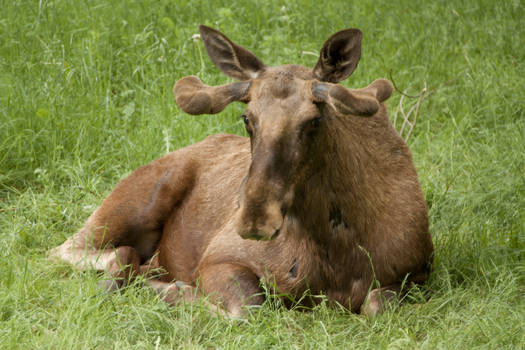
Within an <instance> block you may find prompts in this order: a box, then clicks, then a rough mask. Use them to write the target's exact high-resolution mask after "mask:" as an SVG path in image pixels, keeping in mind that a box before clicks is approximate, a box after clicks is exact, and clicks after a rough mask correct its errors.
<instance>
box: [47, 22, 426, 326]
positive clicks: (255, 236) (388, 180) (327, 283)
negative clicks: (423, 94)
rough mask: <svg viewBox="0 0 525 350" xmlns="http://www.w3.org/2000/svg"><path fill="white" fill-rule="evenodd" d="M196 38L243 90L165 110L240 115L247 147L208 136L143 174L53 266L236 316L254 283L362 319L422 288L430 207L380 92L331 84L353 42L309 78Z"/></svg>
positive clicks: (190, 83)
mask: <svg viewBox="0 0 525 350" xmlns="http://www.w3.org/2000/svg"><path fill="white" fill-rule="evenodd" d="M200 31H201V36H202V39H203V41H204V44H205V46H206V49H207V51H208V53H209V55H210V57H211V59H212V61H213V62H214V63H215V65H216V66H217V67H218V68H220V69H221V70H222V71H223V72H224V73H226V74H227V75H229V76H231V77H233V78H235V79H240V80H242V81H241V82H237V83H232V84H226V85H222V86H217V87H209V86H206V85H204V84H203V83H202V82H201V81H200V80H199V79H198V78H197V77H194V76H190V77H185V78H183V79H181V80H179V82H177V84H176V85H175V87H174V94H175V97H176V100H177V104H178V105H179V106H180V107H181V108H182V109H183V110H184V111H186V112H188V113H191V114H204V113H218V112H220V111H221V110H223V109H224V108H225V107H226V105H227V104H229V103H230V102H233V101H241V102H245V103H247V108H246V111H245V113H244V114H243V119H244V122H245V124H246V130H247V132H248V133H249V135H250V138H244V137H240V136H236V135H225V134H220V135H213V136H209V137H208V138H206V139H205V140H204V141H201V142H199V143H197V144H194V145H191V146H189V147H186V148H183V149H180V150H177V151H174V152H172V153H170V154H168V155H166V156H165V157H163V158H161V159H158V160H156V161H154V162H152V163H151V164H149V165H146V166H143V167H140V168H139V169H137V170H135V171H134V172H133V173H132V174H131V175H129V176H128V177H127V178H126V179H124V180H122V181H121V182H120V183H119V184H118V185H117V187H116V188H115V190H114V191H113V192H112V193H111V194H110V195H109V196H108V197H107V198H106V199H105V200H104V201H103V203H102V205H101V206H100V207H99V208H98V209H97V210H96V211H95V212H94V213H93V214H92V215H91V216H90V217H89V218H88V220H87V222H86V224H85V225H84V227H83V228H82V229H81V230H80V231H79V232H77V233H76V234H75V235H73V236H72V237H71V238H69V239H68V240H67V241H66V242H65V243H64V244H62V245H61V246H59V247H57V248H55V249H53V250H52V251H51V252H50V255H51V256H52V257H55V258H59V259H62V260H64V261H67V262H69V263H71V264H75V265H76V266H78V267H79V268H95V269H99V270H104V269H106V270H108V271H110V272H111V273H112V274H113V275H114V277H115V279H114V280H111V281H107V282H106V287H107V288H113V287H118V286H120V285H122V284H123V283H125V282H126V281H127V280H129V279H130V278H133V277H135V276H136V275H137V274H140V273H148V271H151V269H152V268H156V267H160V268H162V269H163V270H164V271H165V274H163V275H162V276H160V277H155V278H151V279H150V280H149V281H150V284H151V285H152V286H153V287H154V288H155V289H156V290H158V291H159V292H160V293H162V295H163V297H164V299H165V300H166V301H168V302H170V303H176V302H178V301H179V300H181V299H185V300H191V299H192V298H195V297H196V295H197V293H194V292H193V288H194V287H195V286H196V284H197V283H198V287H199V288H198V289H199V292H200V293H204V294H205V295H209V296H210V298H211V300H212V301H213V302H214V303H215V304H221V305H222V308H220V310H224V311H226V313H227V314H229V315H231V316H234V317H236V316H241V315H242V314H243V308H242V307H243V306H244V305H249V304H260V303H262V302H263V297H262V295H261V293H260V292H261V287H260V283H261V281H262V282H263V283H270V284H271V285H272V287H273V288H275V289H276V290H277V291H278V292H279V293H288V294H290V295H292V296H301V295H302V294H303V293H304V292H305V291H306V290H309V291H310V292H311V293H312V294H313V295H319V294H322V295H326V296H327V297H328V299H329V300H330V301H333V302H337V303H339V304H341V305H343V306H345V307H347V308H349V309H351V310H353V311H355V312H359V311H360V310H361V311H362V312H364V313H366V314H369V315H373V314H375V313H376V312H378V311H381V309H382V308H383V307H384V302H385V301H386V300H388V299H390V298H392V297H393V296H395V295H398V294H399V293H400V292H402V285H403V284H404V283H408V284H410V283H423V282H424V281H426V280H427V278H428V274H429V271H430V266H431V262H432V254H433V245H432V240H431V237H430V234H429V232H428V217H427V207H426V204H425V201H424V198H423V193H422V191H421V187H420V184H419V182H418V178H417V174H416V171H415V168H414V165H413V162H412V157H411V153H410V150H409V149H408V147H407V145H406V143H405V142H404V141H403V140H402V138H401V137H399V135H398V134H397V132H396V131H395V129H394V128H393V127H392V125H391V123H390V122H389V120H388V117H387V113H386V109H385V106H384V104H383V101H385V100H386V99H388V97H389V96H390V94H391V93H392V86H391V84H390V83H389V82H388V81H386V80H382V79H379V80H376V81H375V82H374V83H372V84H371V85H370V86H368V87H366V88H363V89H357V90H350V89H347V88H345V87H344V86H342V85H338V84H337V82H339V81H341V80H343V79H346V78H347V77H348V76H349V75H350V74H351V73H352V72H353V70H354V69H355V68H356V66H357V63H358V61H359V59H360V56H361V36H362V35H361V32H360V31H359V30H357V29H347V30H343V31H341V32H338V33H336V34H334V35H333V36H332V37H330V38H329V39H328V40H327V41H326V43H325V44H324V45H323V48H322V49H321V54H320V58H319V61H318V63H317V65H316V66H315V68H314V69H313V70H312V69H308V68H306V67H303V66H299V65H284V66H279V67H267V66H265V65H264V64H263V63H262V62H261V61H260V60H259V59H258V58H257V57H256V56H255V55H253V54H252V53H251V52H249V51H248V50H246V49H244V48H242V47H240V46H238V45H236V44H234V43H233V42H231V40H229V39H228V38H227V37H226V36H224V35H223V34H222V33H220V32H218V31H216V30H214V29H211V28H208V27H205V26H201V27H200ZM174 281H180V282H177V283H175V282H174ZM181 282H183V283H181ZM314 302H315V301H314Z"/></svg>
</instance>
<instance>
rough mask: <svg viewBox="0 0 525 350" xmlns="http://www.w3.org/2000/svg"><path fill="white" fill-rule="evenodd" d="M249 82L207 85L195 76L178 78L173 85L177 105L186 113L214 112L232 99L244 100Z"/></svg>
mask: <svg viewBox="0 0 525 350" xmlns="http://www.w3.org/2000/svg"><path fill="white" fill-rule="evenodd" d="M249 87H250V82H248V81H245V82H239V83H232V84H226V85H219V86H207V85H205V84H203V82H202V81H201V80H200V79H199V78H197V77H196V76H188V77H184V78H182V79H181V80H179V81H178V82H177V83H176V84H175V86H174V87H173V95H175V100H176V101H177V105H178V106H179V107H180V108H181V109H182V110H183V111H184V112H186V113H188V114H193V115H196V114H216V113H219V112H220V111H222V110H223V109H224V108H225V107H226V106H227V105H228V104H230V103H231V102H233V101H246V99H247V95H248V90H249Z"/></svg>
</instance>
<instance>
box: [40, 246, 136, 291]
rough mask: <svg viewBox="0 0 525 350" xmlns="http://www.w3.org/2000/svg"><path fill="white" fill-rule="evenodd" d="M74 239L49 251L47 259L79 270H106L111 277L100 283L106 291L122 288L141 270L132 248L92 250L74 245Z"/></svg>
mask: <svg viewBox="0 0 525 350" xmlns="http://www.w3.org/2000/svg"><path fill="white" fill-rule="evenodd" d="M74 238H75V236H73V237H71V238H70V239H68V240H67V241H66V242H64V244H62V245H60V246H58V247H56V248H55V249H53V250H51V251H50V253H49V257H50V258H54V259H58V260H62V261H64V262H67V263H69V264H71V265H73V266H75V267H76V268H78V269H80V270H87V269H94V270H97V271H103V270H106V271H107V272H108V273H109V274H110V275H111V276H112V279H111V280H105V281H102V282H101V284H102V286H103V287H104V288H105V289H106V290H113V289H116V288H118V287H121V286H123V285H124V284H126V283H127V282H128V281H129V280H132V279H133V278H134V277H135V276H136V275H137V273H138V272H139V270H140V269H141V266H140V256H139V254H138V252H137V251H136V249H135V248H133V247H130V246H120V247H116V248H106V249H94V248H88V247H87V246H79V245H75V243H74Z"/></svg>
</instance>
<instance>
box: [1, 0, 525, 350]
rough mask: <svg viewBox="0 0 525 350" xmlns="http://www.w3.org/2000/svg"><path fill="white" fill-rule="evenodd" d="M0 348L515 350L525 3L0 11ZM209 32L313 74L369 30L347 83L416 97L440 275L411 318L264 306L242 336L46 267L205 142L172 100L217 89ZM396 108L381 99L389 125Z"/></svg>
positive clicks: (413, 296) (98, 3)
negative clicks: (101, 208) (332, 40)
mask: <svg viewBox="0 0 525 350" xmlns="http://www.w3.org/2000/svg"><path fill="white" fill-rule="evenodd" d="M0 8H1V12H0V348H5V349H16V348H20V349H36V348H49V349H84V348H97V349H109V348H126V349H127V348H133V349H142V348H145V349H154V348H155V349H156V348H163V349H171V348H178V347H180V348H217V347H218V348H230V349H237V348H250V349H252V348H255V349H267V348H312V349H317V348H368V349H381V348H390V349H413V348H417V349H441V348H443V349H449V348H450V349H472V348H480V349H485V348H486V349H500V348H505V349H517V348H523V339H524V338H523V334H525V103H524V97H525V94H524V88H525V45H524V44H525V43H524V41H523V40H524V38H525V26H524V22H523V18H525V5H524V3H523V2H522V1H519V0H517V1H504V2H503V1H502V2H494V1H488V0H487V1H456V2H450V1H433V2H424V1H421V2H416V1H408V0H402V1H380V2H372V1H370V2H368V1H352V2H350V1H330V2H324V3H323V4H322V5H321V2H318V1H317V2H313V1H312V2H308V1H306V0H304V1H265V2H257V4H256V3H255V2H248V1H244V2H242V1H223V0H218V1H213V5H212V2H207V1H180V0H169V1H168V0H158V1H152V0H149V1H128V2H120V1H111V2H110V1H102V0H90V1H71V0H69V1H66V0H56V1H46V0H41V1H0ZM200 23H203V24H207V25H211V26H213V27H218V28H219V29H220V30H222V31H223V32H225V33H226V34H227V35H229V36H230V37H231V38H232V39H233V40H234V41H236V42H238V43H239V44H241V45H244V46H245V47H247V48H249V49H250V50H252V51H253V52H255V53H256V54H257V55H258V56H259V57H260V58H261V59H262V60H263V61H264V62H265V63H267V64H270V65H277V64H283V63H300V64H304V65H307V66H313V65H314V64H315V62H316V60H317V58H316V57H314V56H312V55H308V54H306V55H305V54H303V51H310V52H318V51H319V49H320V48H321V45H322V43H323V42H324V40H325V39H327V38H328V37H329V36H330V35H331V34H332V33H334V32H336V31H337V30H340V29H343V28H346V27H358V28H360V29H361V30H362V31H363V32H364V39H363V55H362V60H361V63H360V64H359V67H358V69H357V70H356V72H355V73H354V75H353V76H352V77H351V78H350V79H349V80H348V81H346V82H345V84H346V85H347V86H351V87H362V86H365V85H367V84H368V83H370V82H371V81H372V80H374V79H376V78H379V77H388V72H389V71H390V69H392V71H393V73H394V77H395V80H396V83H397V85H398V86H399V87H400V88H402V89H404V90H406V91H407V92H408V93H412V94H415V93H417V92H418V91H420V89H421V88H422V87H423V85H424V83H425V82H426V83H427V84H428V86H429V87H430V88H433V87H436V86H438V85H439V84H441V83H446V84H445V85H443V86H442V87H441V89H439V90H438V91H437V92H436V93H435V94H434V95H432V97H430V98H429V99H428V100H426V101H425V102H424V103H423V105H422V108H421V111H420V120H419V123H418V126H417V128H416V130H415V133H414V134H413V135H412V137H411V139H410V146H411V148H412V151H413V154H414V159H415V163H416V166H417V169H418V171H419V175H420V180H421V182H422V186H423V189H424V191H425V194H426V199H427V201H428V203H429V205H430V220H431V231H432V235H433V239H434V242H435V247H436V253H435V266H434V272H433V274H432V276H431V279H430V281H429V283H428V284H427V285H426V286H424V287H423V288H422V289H421V290H419V291H412V292H411V293H410V295H409V296H408V297H407V300H406V301H405V303H403V304H401V305H398V306H394V307H393V308H392V309H391V310H388V311H387V312H386V313H385V314H383V315H381V316H379V317H377V318H375V319H372V320H370V319H367V318H365V317H362V316H359V315H353V314H349V313H347V312H345V311H343V310H337V309H335V310H334V309H329V308H327V307H325V306H324V305H321V306H319V307H317V308H315V309H314V310H312V311H311V312H299V311H294V310H287V309H284V308H279V307H276V305H277V304H278V303H277V302H276V301H275V300H273V299H271V298H270V300H269V301H268V302H267V303H266V304H265V305H264V306H263V307H261V308H259V309H255V310H253V313H252V315H251V316H250V317H248V318H247V319H246V320H245V321H230V320H226V319H223V318H220V317H219V318H217V317H213V316H212V315H210V314H209V312H208V311H207V310H206V309H205V308H204V307H202V306H200V305H192V304H186V305H181V306H180V307H175V308H170V307H168V306H167V305H165V304H164V303H163V302H161V301H160V300H159V298H158V297H157V296H156V295H155V294H154V293H153V292H151V291H150V290H148V289H144V288H140V287H138V286H136V285H132V286H131V287H129V288H127V289H125V290H123V291H121V292H120V293H113V294H107V293H104V292H102V291H101V290H99V289H98V288H97V281H98V280H99V278H100V277H99V276H97V274H96V273H93V272H87V273H82V272H77V271H75V270H73V269H72V268H70V267H68V266H65V265H61V264H57V263H51V262H49V261H48V260H46V258H45V253H46V251H47V250H48V249H49V248H51V247H54V246H56V245H58V244H60V243H62V242H63V241H64V239H65V238H66V237H68V236H70V235H71V234H72V233H74V232H75V231H76V230H77V229H78V228H79V227H80V226H81V225H82V223H83V221H84V220H85V219H86V218H87V216H88V215H89V214H90V213H91V212H92V211H93V209H94V208H95V207H96V206H97V205H98V204H99V203H100V202H101V200H102V199H103V198H104V197H105V196H106V195H107V194H108V193H109V192H110V191H111V189H112V188H113V186H114V185H115V184H116V182H117V181H118V180H119V179H120V178H122V177H123V176H125V175H127V174H129V173H130V172H131V171H132V170H133V169H135V168H136V167H138V166H140V165H142V164H145V163H148V162H150V161H151V160H153V159H155V158H158V157H160V156H162V155H163V154H165V153H166V152H167V151H168V150H170V151H171V150H174V149H177V148H180V147H183V146H185V145H189V144H192V143H194V142H196V141H198V140H201V139H203V138H204V137H206V136H207V135H209V134H213V133H217V132H232V133H239V134H242V133H243V128H242V125H241V124H242V123H241V122H240V120H239V118H238V116H239V115H240V113H241V112H242V105H241V104H232V105H231V106H229V107H228V108H227V109H226V110H225V111H224V112H223V113H221V114H220V115H217V116H200V117H192V116H188V115H185V114H184V113H182V112H181V111H180V110H179V109H178V108H177V106H176V105H175V102H174V100H173V96H172V92H171V89H172V86H173V84H174V83H175V81H176V80H177V79H179V78H181V77H183V76H186V75H190V74H195V75H198V76H199V77H201V79H202V80H203V81H204V82H205V83H207V84H210V85H213V84H219V83H224V82H227V81H228V78H226V77H225V76H224V75H222V74H221V73H220V72H219V71H218V70H217V69H216V68H215V67H214V66H213V65H212V63H211V61H210V60H209V59H208V58H207V57H206V55H205V51H204V48H203V46H202V43H201V42H195V41H193V40H192V39H191V37H192V35H193V34H195V33H196V32H197V26H198V24H200ZM399 98H400V95H399V94H394V96H393V97H392V98H391V99H390V100H389V102H388V106H389V110H390V113H391V114H392V112H394V111H395V109H396V108H397V104H398V102H399Z"/></svg>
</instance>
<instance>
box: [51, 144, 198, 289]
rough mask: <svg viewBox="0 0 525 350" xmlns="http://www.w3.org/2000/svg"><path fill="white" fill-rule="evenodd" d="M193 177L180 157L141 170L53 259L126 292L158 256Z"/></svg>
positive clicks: (172, 156)
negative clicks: (101, 276)
mask: <svg viewBox="0 0 525 350" xmlns="http://www.w3.org/2000/svg"><path fill="white" fill-rule="evenodd" d="M192 177H193V171H192V168H191V167H190V166H186V165H185V162H184V161H183V160H182V159H181V157H180V154H179V153H177V152H174V153H172V154H170V155H168V156H166V157H164V158H161V159H160V160H157V161H155V162H153V163H151V164H150V165H146V166H143V167H140V168H138V169H137V170H135V171H134V172H133V173H131V174H130V175H129V176H128V177H127V178H125V179H124V180H122V181H121V182H120V183H119V184H118V185H117V186H116V188H115V189H114V190H113V192H111V194H110V195H109V196H108V197H107V198H106V199H105V200H104V201H103V202H102V205H101V206H100V207H99V208H98V209H97V210H95V211H94V212H93V214H91V216H90V217H89V218H88V219H87V221H86V223H85V225H84V227H83V228H82V229H80V230H79V231H78V232H77V233H76V234H75V235H73V236H72V237H70V238H69V239H68V240H66V241H65V242H64V243H63V244H62V245H60V246H58V247H56V248H54V249H52V250H51V251H50V252H49V257H51V258H58V259H60V260H63V261H65V262H68V263H70V264H72V265H75V266H77V267H78V268H80V269H87V268H94V269H96V270H108V271H109V272H110V273H111V274H112V275H113V277H114V278H115V279H116V280H117V282H116V285H115V283H111V282H107V283H106V287H107V288H109V289H112V288H114V287H117V286H121V285H122V284H123V283H124V282H125V281H127V280H128V279H130V278H134V277H135V276H136V275H137V274H138V273H139V271H140V270H141V269H140V263H141V262H145V261H147V260H148V259H150V258H151V257H152V256H153V254H154V252H155V250H156V249H157V245H158V242H159V240H160V238H161V235H162V230H163V226H164V222H165V221H166V220H167V218H168V216H169V215H170V213H171V212H172V210H173V208H174V207H175V206H176V203H178V202H179V201H182V200H183V198H184V194H185V193H186V191H187V189H188V187H189V186H190V185H191V179H192ZM119 281H120V282H119Z"/></svg>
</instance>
